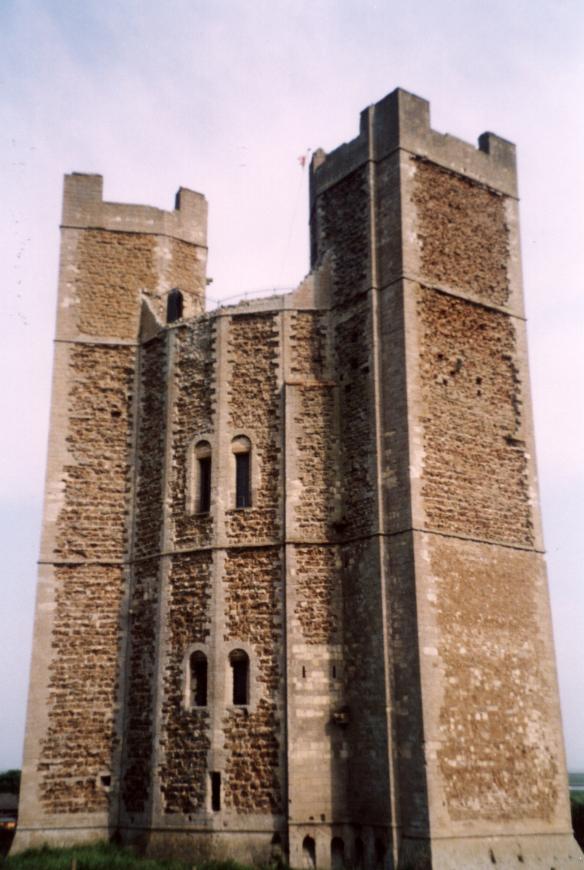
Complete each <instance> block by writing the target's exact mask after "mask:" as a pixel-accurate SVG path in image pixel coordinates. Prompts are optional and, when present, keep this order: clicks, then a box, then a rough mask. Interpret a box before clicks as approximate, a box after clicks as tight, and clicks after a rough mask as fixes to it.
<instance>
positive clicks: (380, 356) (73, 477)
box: [15, 89, 582, 870]
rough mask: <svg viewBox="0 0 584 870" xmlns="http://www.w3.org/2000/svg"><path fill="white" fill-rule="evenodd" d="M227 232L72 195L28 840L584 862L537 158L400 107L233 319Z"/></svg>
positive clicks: (416, 864)
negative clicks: (528, 160) (535, 418)
mask: <svg viewBox="0 0 584 870" xmlns="http://www.w3.org/2000/svg"><path fill="white" fill-rule="evenodd" d="M206 215H207V204H206V201H205V198H204V196H202V195H201V194H199V193H193V192H192V191H190V190H186V189H184V188H181V190H179V192H178V195H177V199H176V207H175V209H174V211H172V212H164V211H160V210H158V209H155V208H149V207H145V206H133V205H120V204H115V203H109V202H104V201H103V199H102V179H101V177H100V176H98V175H82V174H73V175H69V176H67V177H66V179H65V193H64V204H63V220H62V247H61V265H60V274H59V297H58V318H57V334H56V343H55V357H54V360H55V361H54V378H53V399H52V412H51V425H50V441H49V453H48V468H47V482H46V496H45V511H44V525H43V536H42V545H41V554H40V563H39V581H38V598H37V612H36V627H35V636H34V654H33V666H32V677H31V684H30V699H29V708H28V725H27V732H26V747H25V762H24V771H23V788H22V797H21V804H20V821H19V827H18V833H17V836H16V841H15V849H16V850H19V849H24V848H25V847H29V846H34V845H38V844H41V843H49V844H70V843H73V842H86V841H91V840H95V839H104V840H106V839H109V838H112V837H116V838H118V839H121V841H122V842H124V843H132V844H137V845H138V846H140V847H142V848H143V849H144V850H145V851H146V852H148V853H149V854H152V855H165V856H168V855H182V856H185V857H187V858H188V859H190V860H192V861H193V863H194V862H195V861H196V860H198V859H200V858H201V857H205V856H215V857H233V858H236V859H238V860H242V861H246V862H250V863H252V862H255V863H261V862H267V861H269V860H270V859H271V858H274V857H276V856H277V855H281V856H284V857H285V858H286V859H287V860H288V861H289V862H290V865H291V866H293V867H297V868H299V867H317V868H323V870H327V868H330V867H333V868H341V867H347V868H350V867H360V868H385V870H389V868H394V870H403V868H424V870H430V868H432V870H446V868H456V870H460V868H470V870H472V868H489V870H490V868H492V867H493V866H494V865H496V866H497V867H498V868H511V867H512V868H515V870H516V868H517V867H518V866H519V865H523V866H526V867H538V868H540V867H541V868H545V870H551V868H555V870H561V868H565V867H569V866H570V867H571V866H572V865H574V866H575V865H576V864H577V865H578V866H581V864H580V862H581V860H582V857H581V855H580V852H579V850H578V847H577V846H576V844H575V842H574V840H573V839H572V833H571V825H570V814H569V804H568V791H567V780H566V769H565V759H564V749H563V739H562V729H561V721H560V712H559V703H558V690H557V679H556V672H555V662H554V651H553V643H552V633H551V624H550V613H549V603H548V593H547V581H546V574H545V563H544V554H543V543H542V534H541V524H540V511H539V507H538V490H537V481H536V469H535V462H534V445H533V424H532V416H531V406H530V397H529V381H528V371H527V356H526V341H525V316H524V308H523V295H522V285H521V265H520V251H519V231H518V200H517V182H516V169H515V148H514V146H513V145H512V144H511V143H509V142H507V141H505V140H504V139H501V138H500V137H498V136H496V135H494V134H492V133H485V134H483V135H482V136H481V137H480V138H479V147H478V148H475V147H473V146H472V145H469V144H467V143H465V142H462V141H460V140H458V139H455V138H453V137H451V136H448V135H443V134H441V133H437V132H436V131H434V130H432V128H431V126H430V117H429V106H428V103H427V102H426V101H425V100H423V99H420V98H419V97H416V96H414V95H412V94H409V93H407V92H405V91H403V90H399V89H398V90H395V91H394V92H393V93H391V94H389V95H388V96H387V97H385V98H384V99H383V100H381V101H380V102H379V103H377V104H375V105H373V106H370V107H369V108H367V109H365V111H364V112H363V113H362V114H361V125H360V130H359V134H358V136H357V137H356V138H355V139H353V140H352V141H351V142H348V143H346V144H343V145H341V146H340V147H339V148H337V149H336V150H335V151H333V152H332V153H330V154H325V153H324V152H323V151H321V150H319V151H317V152H316V153H315V154H314V156H313V160H312V165H311V171H310V227H311V260H312V271H311V272H310V274H309V275H308V277H307V278H306V279H305V280H304V281H303V282H302V283H301V284H300V286H299V287H298V288H297V289H296V290H294V291H293V292H291V293H288V294H285V295H280V296H274V297H272V298H268V299H265V298H264V299H258V300H255V301H249V302H241V303H239V304H237V305H234V306H228V307H221V308H218V309H216V310H214V311H212V312H206V311H205V286H206V275H205V266H206V257H207V240H206Z"/></svg>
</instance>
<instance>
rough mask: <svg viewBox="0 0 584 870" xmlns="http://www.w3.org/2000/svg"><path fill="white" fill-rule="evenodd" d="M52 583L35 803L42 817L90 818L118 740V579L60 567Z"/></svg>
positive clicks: (103, 803)
mask: <svg viewBox="0 0 584 870" xmlns="http://www.w3.org/2000/svg"><path fill="white" fill-rule="evenodd" d="M55 580H56V582H57V593H56V602H55V604H56V615H55V621H54V627H53V634H52V649H53V658H52V662H51V665H50V668H49V684H48V729H47V731H46V734H45V735H44V737H43V739H42V743H41V753H40V762H39V764H38V774H39V792H40V799H41V802H42V805H43V809H44V811H45V812H46V813H50V814H53V813H90V812H95V811H96V810H104V809H107V807H108V804H109V801H108V789H107V788H105V787H104V785H103V784H102V782H101V780H100V777H101V776H102V775H106V776H107V775H111V772H112V757H113V754H114V751H115V749H116V748H117V742H118V738H117V736H116V733H115V722H114V711H115V706H116V704H117V702H118V700H119V695H118V692H119V682H118V665H119V662H118V656H119V652H120V622H119V611H120V602H121V598H122V592H123V580H124V577H123V572H122V570H121V569H120V568H118V567H114V566H105V565H69V566H64V565H63V566H61V567H59V568H57V569H56V571H55Z"/></svg>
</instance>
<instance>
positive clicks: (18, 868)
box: [0, 843, 274, 870]
mask: <svg viewBox="0 0 584 870" xmlns="http://www.w3.org/2000/svg"><path fill="white" fill-rule="evenodd" d="M74 862H76V863H75V864H74ZM0 866H1V867H2V870H71V868H72V867H76V870H110V868H111V870H251V868H248V867H244V866H243V865H241V864H236V863H235V862H234V861H204V862H203V863H199V864H195V863H193V862H192V861H190V862H188V863H187V862H185V861H158V860H155V859H153V858H139V857H137V856H136V855H135V854H134V853H133V852H132V851H131V850H130V849H122V848H120V847H119V846H114V845H111V844H109V843H95V844H94V845H90V846H77V847H75V848H70V849H48V848H43V849H29V850H28V851H26V852H21V853H20V854H19V855H14V856H13V857H11V858H5V859H4V861H0ZM266 870H267V868H266ZM273 870H274V868H273Z"/></svg>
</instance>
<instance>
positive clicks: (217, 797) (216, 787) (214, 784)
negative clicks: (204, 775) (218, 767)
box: [211, 771, 221, 813]
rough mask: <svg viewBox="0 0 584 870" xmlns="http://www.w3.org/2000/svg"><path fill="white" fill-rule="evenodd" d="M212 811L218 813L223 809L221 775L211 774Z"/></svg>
mask: <svg viewBox="0 0 584 870" xmlns="http://www.w3.org/2000/svg"><path fill="white" fill-rule="evenodd" d="M211 809H212V810H213V812H214V813H218V812H219V810H220V809H221V774H220V773H216V772H215V771H213V773H211Z"/></svg>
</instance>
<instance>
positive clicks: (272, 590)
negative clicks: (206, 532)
mask: <svg viewBox="0 0 584 870" xmlns="http://www.w3.org/2000/svg"><path fill="white" fill-rule="evenodd" d="M224 586H225V638H224V639H225V642H226V643H227V644H232V645H233V646H234V647H235V648H237V644H238V643H239V642H241V641H243V642H246V643H249V644H250V645H251V647H252V650H253V662H252V669H253V671H255V672H256V673H257V687H258V693H259V699H258V703H257V706H256V708H255V710H246V709H237V708H235V707H232V708H231V709H230V710H228V712H227V713H226V714H225V715H224V719H223V730H224V734H225V749H226V752H227V763H226V768H225V787H224V793H225V803H226V806H227V807H231V808H234V809H236V810H237V811H238V812H239V813H279V812H281V811H282V809H283V801H284V795H283V794H282V785H283V782H282V779H283V763H282V762H283V758H282V752H283V748H284V747H283V744H282V738H283V734H282V706H283V694H282V690H283V686H282V659H281V644H282V592H283V590H282V565H281V560H280V552H279V550H277V549H272V548H265V549H262V550H258V549H255V548H252V549H237V550H228V551H227V554H226V559H225V573H224Z"/></svg>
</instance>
